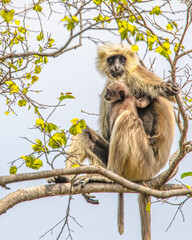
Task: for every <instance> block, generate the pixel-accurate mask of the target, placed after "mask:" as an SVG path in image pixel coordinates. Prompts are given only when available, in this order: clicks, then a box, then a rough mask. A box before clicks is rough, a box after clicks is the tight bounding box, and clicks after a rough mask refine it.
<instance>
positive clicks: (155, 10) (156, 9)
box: [149, 6, 162, 16]
mask: <svg viewBox="0 0 192 240" xmlns="http://www.w3.org/2000/svg"><path fill="white" fill-rule="evenodd" d="M149 14H150V15H153V14H155V15H157V16H158V15H160V14H162V11H161V9H160V7H159V6H156V7H154V8H152V10H151V12H150V13H149Z"/></svg>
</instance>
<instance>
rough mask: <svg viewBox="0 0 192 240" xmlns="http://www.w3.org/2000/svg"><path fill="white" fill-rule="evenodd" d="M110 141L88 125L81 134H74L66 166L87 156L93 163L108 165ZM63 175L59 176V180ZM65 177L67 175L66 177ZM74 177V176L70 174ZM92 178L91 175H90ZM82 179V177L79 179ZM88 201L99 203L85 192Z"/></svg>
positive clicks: (78, 162) (81, 160) (68, 166)
mask: <svg viewBox="0 0 192 240" xmlns="http://www.w3.org/2000/svg"><path fill="white" fill-rule="evenodd" d="M108 149H109V143H108V142H107V141H106V140H105V139H103V138H102V137H100V136H99V135H98V134H97V133H96V132H95V131H93V130H92V129H91V128H89V127H88V126H86V128H85V129H84V130H83V131H82V133H81V134H78V135H76V136H73V138H72V141H71V145H70V146H69V149H68V158H67V161H66V167H67V168H70V167H72V166H73V165H74V164H81V163H82V162H83V161H84V160H85V159H86V158H88V159H89V161H90V163H91V164H93V165H102V166H106V165H107V161H108ZM62 178H63V177H62V176H61V177H58V179H57V182H58V181H60V180H63V179H62ZM64 178H65V177H64ZM70 178H71V179H72V178H73V176H70ZM89 178H90V177H89ZM77 181H82V179H80V180H77ZM86 181H87V182H88V181H89V180H86ZM83 196H84V198H85V199H86V201H87V202H89V203H93V204H98V201H97V200H95V199H93V198H94V197H93V196H91V195H90V194H83Z"/></svg>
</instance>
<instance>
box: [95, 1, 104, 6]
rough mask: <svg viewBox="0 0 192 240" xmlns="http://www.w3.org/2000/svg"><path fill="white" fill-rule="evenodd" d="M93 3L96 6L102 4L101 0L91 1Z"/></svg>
mask: <svg viewBox="0 0 192 240" xmlns="http://www.w3.org/2000/svg"><path fill="white" fill-rule="evenodd" d="M93 2H94V3H95V4H96V5H101V3H102V2H103V0H93Z"/></svg>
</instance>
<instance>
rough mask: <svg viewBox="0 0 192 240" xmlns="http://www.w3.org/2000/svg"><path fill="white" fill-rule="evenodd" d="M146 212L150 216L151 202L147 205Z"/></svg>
mask: <svg viewBox="0 0 192 240" xmlns="http://www.w3.org/2000/svg"><path fill="white" fill-rule="evenodd" d="M146 211H147V212H148V213H149V214H150V212H151V202H148V203H147V206H146Z"/></svg>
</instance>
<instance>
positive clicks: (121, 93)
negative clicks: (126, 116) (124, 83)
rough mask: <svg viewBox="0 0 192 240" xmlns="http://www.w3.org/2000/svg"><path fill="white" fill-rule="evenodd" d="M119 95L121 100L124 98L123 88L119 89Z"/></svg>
mask: <svg viewBox="0 0 192 240" xmlns="http://www.w3.org/2000/svg"><path fill="white" fill-rule="evenodd" d="M119 95H120V98H121V100H122V101H123V100H124V99H125V91H124V90H120V91H119Z"/></svg>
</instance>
